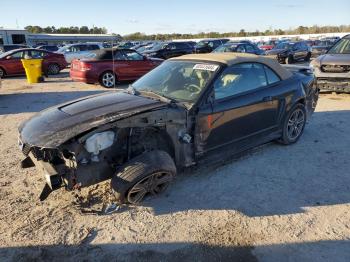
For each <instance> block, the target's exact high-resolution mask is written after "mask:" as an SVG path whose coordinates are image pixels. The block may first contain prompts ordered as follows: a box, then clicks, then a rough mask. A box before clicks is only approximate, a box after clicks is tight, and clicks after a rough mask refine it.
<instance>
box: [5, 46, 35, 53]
mask: <svg viewBox="0 0 350 262" xmlns="http://www.w3.org/2000/svg"><path fill="white" fill-rule="evenodd" d="M20 48H28V46H26V45H0V53H5V52H8V51H11V50H15V49H20Z"/></svg>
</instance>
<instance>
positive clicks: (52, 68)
mask: <svg viewBox="0 0 350 262" xmlns="http://www.w3.org/2000/svg"><path fill="white" fill-rule="evenodd" d="M60 71H61V68H60V66H59V65H58V64H49V65H48V67H47V75H58V74H59V73H60Z"/></svg>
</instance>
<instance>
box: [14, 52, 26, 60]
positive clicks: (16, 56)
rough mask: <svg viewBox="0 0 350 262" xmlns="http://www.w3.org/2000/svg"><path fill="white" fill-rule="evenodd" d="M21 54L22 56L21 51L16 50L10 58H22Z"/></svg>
mask: <svg viewBox="0 0 350 262" xmlns="http://www.w3.org/2000/svg"><path fill="white" fill-rule="evenodd" d="M23 56H24V54H23V52H16V53H13V54H12V55H11V58H15V59H17V58H23Z"/></svg>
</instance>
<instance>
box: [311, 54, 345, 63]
mask: <svg viewBox="0 0 350 262" xmlns="http://www.w3.org/2000/svg"><path fill="white" fill-rule="evenodd" d="M317 62H318V64H319V65H350V54H325V55H322V56H320V57H318V58H317Z"/></svg>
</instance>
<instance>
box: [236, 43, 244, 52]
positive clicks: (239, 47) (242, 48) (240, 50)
mask: <svg viewBox="0 0 350 262" xmlns="http://www.w3.org/2000/svg"><path fill="white" fill-rule="evenodd" d="M236 52H239V53H245V48H244V45H239V46H238V47H237V49H236Z"/></svg>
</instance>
